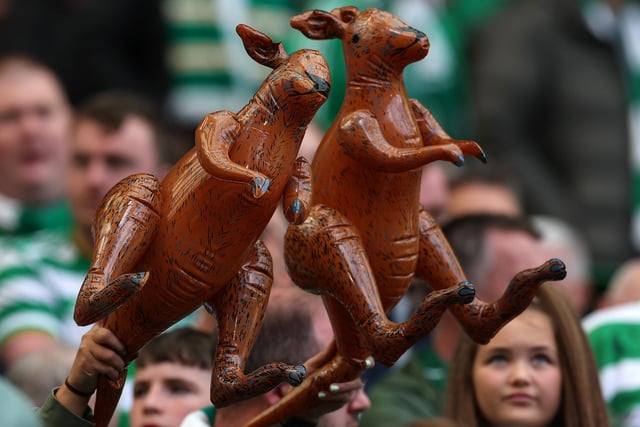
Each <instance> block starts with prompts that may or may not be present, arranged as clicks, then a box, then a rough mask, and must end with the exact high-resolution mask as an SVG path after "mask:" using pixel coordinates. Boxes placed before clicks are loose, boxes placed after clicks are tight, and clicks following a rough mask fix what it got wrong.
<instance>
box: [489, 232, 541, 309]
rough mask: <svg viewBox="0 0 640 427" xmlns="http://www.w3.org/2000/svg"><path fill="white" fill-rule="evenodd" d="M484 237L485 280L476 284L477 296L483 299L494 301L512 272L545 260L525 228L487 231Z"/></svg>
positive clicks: (539, 248)
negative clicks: (487, 267)
mask: <svg viewBox="0 0 640 427" xmlns="http://www.w3.org/2000/svg"><path fill="white" fill-rule="evenodd" d="M487 240H488V245H489V247H490V250H489V254H488V255H487V256H490V257H491V260H490V263H491V266H490V267H489V271H488V272H487V276H486V278H487V281H486V283H477V285H478V291H479V292H478V297H479V298H480V299H482V300H484V301H496V300H497V299H498V298H500V297H501V296H502V294H503V293H504V291H505V289H506V288H507V285H508V284H509V282H510V281H511V279H513V277H514V276H515V275H516V274H518V273H519V272H520V271H522V270H525V269H528V268H533V267H538V266H539V265H540V264H542V263H543V262H544V261H546V260H547V257H546V254H545V252H544V249H543V248H542V246H541V245H540V242H538V241H537V240H536V239H535V238H534V237H533V236H531V235H530V234H528V233H527V232H525V231H520V230H491V231H489V232H488V234H487Z"/></svg>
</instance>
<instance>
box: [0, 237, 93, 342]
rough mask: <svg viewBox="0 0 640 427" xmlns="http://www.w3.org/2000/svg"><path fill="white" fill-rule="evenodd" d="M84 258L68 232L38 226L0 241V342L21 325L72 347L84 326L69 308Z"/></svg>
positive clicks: (83, 272)
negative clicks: (26, 233) (27, 233)
mask: <svg viewBox="0 0 640 427" xmlns="http://www.w3.org/2000/svg"><path fill="white" fill-rule="evenodd" d="M89 262H90V261H89V260H88V259H86V258H85V257H83V256H82V255H80V253H79V252H78V250H77V248H76V246H75V245H74V244H73V242H72V240H71V238H70V235H69V234H68V233H66V232H65V233H63V232H53V231H42V232H38V233H35V234H33V235H31V236H30V237H15V238H8V239H3V240H2V242H1V243H0V345H1V344H3V343H4V342H6V341H7V340H8V339H9V338H11V337H12V336H14V335H16V334H18V333H20V332H24V331H41V332H44V333H47V334H49V335H51V336H53V337H54V338H56V339H58V340H60V341H61V342H62V343H65V344H68V345H70V346H73V347H76V346H77V345H78V344H79V343H80V338H81V337H82V335H83V333H84V332H85V331H86V330H87V328H85V327H79V326H77V325H76V323H75V322H74V320H73V309H74V305H75V301H76V297H77V295H78V291H79V289H80V285H81V284H82V281H83V280H84V276H85V275H86V273H87V270H88V269H89Z"/></svg>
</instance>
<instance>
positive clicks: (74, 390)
mask: <svg viewBox="0 0 640 427" xmlns="http://www.w3.org/2000/svg"><path fill="white" fill-rule="evenodd" d="M64 385H65V386H66V387H67V389H68V390H69V391H70V392H71V393H73V394H75V395H78V396H82V397H90V396H91V395H93V391H90V392H87V391H82V390H78V389H77V388H75V387H74V386H72V385H71V384H69V377H67V378H65V379H64Z"/></svg>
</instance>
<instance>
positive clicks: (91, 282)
mask: <svg viewBox="0 0 640 427" xmlns="http://www.w3.org/2000/svg"><path fill="white" fill-rule="evenodd" d="M148 278H149V275H148V274H147V273H146V272H145V273H131V274H123V275H121V276H120V277H118V278H117V279H115V280H113V281H112V282H111V283H108V284H107V283H106V282H105V280H104V275H102V274H100V273H89V274H87V276H86V277H85V279H84V282H83V283H82V287H81V288H80V294H79V295H78V300H77V302H76V308H75V311H74V314H73V318H74V320H75V321H76V323H77V324H78V325H80V326H84V325H89V324H91V323H94V322H96V321H98V320H100V319H102V318H103V317H105V316H106V315H108V314H109V313H111V312H112V311H113V310H115V309H116V308H118V307H120V306H121V305H122V304H123V303H124V302H125V301H126V300H127V299H129V297H131V295H133V294H135V293H136V292H138V291H139V290H140V289H141V288H142V287H143V286H144V284H145V283H146V282H147V279H148Z"/></svg>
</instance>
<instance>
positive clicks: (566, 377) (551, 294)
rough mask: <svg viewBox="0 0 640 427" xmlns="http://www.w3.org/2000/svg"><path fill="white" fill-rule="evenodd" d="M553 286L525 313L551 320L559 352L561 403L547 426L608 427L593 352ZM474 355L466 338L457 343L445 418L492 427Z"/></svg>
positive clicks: (540, 293)
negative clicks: (479, 398) (478, 395)
mask: <svg viewBox="0 0 640 427" xmlns="http://www.w3.org/2000/svg"><path fill="white" fill-rule="evenodd" d="M552 286H553V285H549V284H546V285H543V286H541V287H540V290H539V291H538V294H537V298H536V300H535V301H534V302H533V303H532V304H531V305H530V307H529V309H535V310H539V311H541V312H543V313H545V314H547V315H548V316H549V318H550V320H551V323H552V325H553V328H554V331H555V341H556V345H557V347H558V355H559V358H560V369H561V372H562V402H561V404H560V408H559V409H558V414H557V415H556V417H555V421H554V422H553V423H551V425H552V426H558V427H560V426H562V427H607V426H609V420H608V417H607V408H606V406H605V403H604V399H603V397H602V392H601V390H600V382H599V378H598V370H597V368H596V364H595V361H594V358H593V353H592V351H591V346H590V344H589V341H588V339H587V337H586V335H585V333H584V331H583V329H582V325H581V323H580V320H579V319H578V317H577V316H576V314H575V313H574V311H573V310H572V309H571V307H570V306H569V304H568V303H567V301H566V300H565V299H564V297H563V296H562V295H561V294H560V293H559V292H558V291H557V290H555V289H553V287H552ZM559 286H561V285H559ZM477 350H478V344H477V343H475V342H474V341H472V340H471V339H470V338H469V337H468V336H467V335H463V336H462V337H461V339H460V342H459V344H458V348H457V350H456V353H455V355H454V357H453V360H452V362H451V365H450V368H449V381H448V384H447V398H446V409H445V414H446V416H447V417H449V418H452V419H454V420H456V421H458V422H459V423H460V424H462V425H465V426H467V427H490V424H489V423H488V422H487V421H486V420H485V419H484V417H483V416H482V414H481V412H480V410H479V408H478V405H477V404H476V400H475V394H474V387H473V381H472V369H473V362H474V359H475V356H476V353H477Z"/></svg>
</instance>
